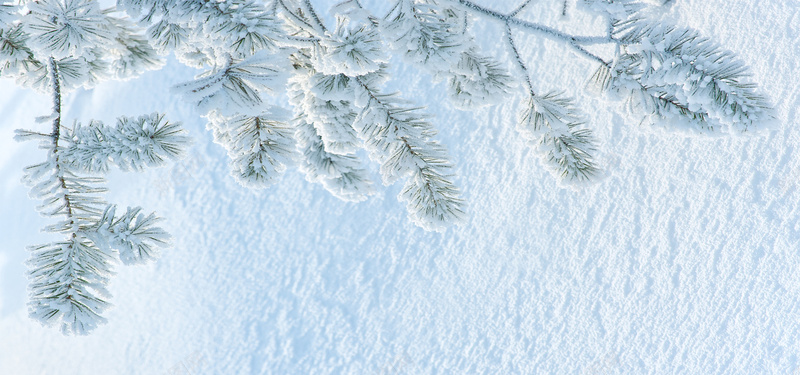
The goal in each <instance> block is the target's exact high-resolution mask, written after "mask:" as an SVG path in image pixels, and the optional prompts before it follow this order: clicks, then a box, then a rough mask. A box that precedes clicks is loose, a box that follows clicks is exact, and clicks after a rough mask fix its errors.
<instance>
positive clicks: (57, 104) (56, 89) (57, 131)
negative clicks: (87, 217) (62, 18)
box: [48, 57, 76, 237]
mask: <svg viewBox="0 0 800 375" xmlns="http://www.w3.org/2000/svg"><path fill="white" fill-rule="evenodd" d="M48 65H49V67H50V80H51V81H52V82H51V83H52V88H53V132H52V133H51V134H50V136H51V137H52V138H53V154H54V155H55V168H56V177H57V178H58V182H59V184H60V185H61V188H62V189H64V190H65V193H64V208H66V210H67V211H66V215H67V220H69V223H70V225H72V224H74V223H75V219H74V215H73V211H72V202H71V201H70V196H69V194H67V193H66V190H67V183H66V181H65V180H64V170H63V169H62V168H61V164H60V163H59V160H58V159H59V155H58V140H59V139H60V138H61V82H60V81H59V75H60V74H59V72H58V64H56V59H54V58H53V57H50V60H49V61H48ZM75 236H76V234H75V233H74V232H73V233H72V237H75Z"/></svg>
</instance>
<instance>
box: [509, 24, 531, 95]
mask: <svg viewBox="0 0 800 375" xmlns="http://www.w3.org/2000/svg"><path fill="white" fill-rule="evenodd" d="M506 43H508V47H509V48H510V49H511V52H513V53H514V61H515V62H516V63H517V67H519V69H520V70H521V71H522V75H524V76H525V85H526V86H528V92H529V93H530V94H531V96H536V94H535V93H534V91H533V83H532V82H531V75H530V74H529V73H528V68H527V67H526V66H525V62H524V61H522V56H521V55H520V54H519V50H518V49H517V46H516V44H514V37H513V36H512V35H511V25H509V24H508V23H506Z"/></svg>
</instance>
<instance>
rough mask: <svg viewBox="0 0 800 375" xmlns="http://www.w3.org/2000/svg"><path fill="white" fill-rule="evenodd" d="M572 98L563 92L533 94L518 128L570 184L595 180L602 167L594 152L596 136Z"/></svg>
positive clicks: (555, 170)
mask: <svg viewBox="0 0 800 375" xmlns="http://www.w3.org/2000/svg"><path fill="white" fill-rule="evenodd" d="M575 113H576V110H575V108H574V104H573V103H572V101H571V100H569V99H567V98H565V97H564V96H563V95H561V94H556V93H547V94H545V95H543V96H536V95H531V97H530V100H529V102H528V105H527V106H526V107H525V111H524V112H523V115H522V119H521V120H520V123H519V126H518V129H519V131H520V134H522V136H523V137H524V138H525V139H526V140H527V141H528V142H531V143H532V144H534V145H536V146H537V147H538V149H539V152H540V154H541V155H542V158H543V160H544V161H545V165H547V166H548V168H549V169H550V170H551V171H553V173H554V174H555V175H556V176H558V177H560V178H561V179H562V181H564V182H567V183H570V184H582V183H586V182H588V181H591V180H592V178H594V177H595V176H596V175H597V174H598V172H599V169H598V168H597V165H596V164H595V161H594V157H593V155H592V154H593V153H594V152H595V151H596V146H595V139H594V136H593V135H592V132H591V130H589V129H586V128H584V127H583V125H584V124H583V122H581V120H580V118H578V117H577V115H576V114H575Z"/></svg>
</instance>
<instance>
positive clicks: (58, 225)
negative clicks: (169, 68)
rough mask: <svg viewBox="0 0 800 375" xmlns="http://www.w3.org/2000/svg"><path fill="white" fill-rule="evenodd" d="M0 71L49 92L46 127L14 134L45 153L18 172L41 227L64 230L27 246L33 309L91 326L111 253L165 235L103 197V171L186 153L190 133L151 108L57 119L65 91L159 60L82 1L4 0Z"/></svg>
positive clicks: (104, 304) (123, 24) (123, 27)
mask: <svg viewBox="0 0 800 375" xmlns="http://www.w3.org/2000/svg"><path fill="white" fill-rule="evenodd" d="M2 10H3V16H2V17H0V38H3V39H2V40H0V43H2V46H1V47H0V59H2V60H0V74H2V75H3V76H8V77H15V78H16V79H17V80H18V82H20V83H21V84H23V85H27V86H32V87H33V88H35V89H38V90H40V91H42V92H45V93H49V94H50V95H52V98H53V111H52V113H51V114H50V115H48V116H43V117H40V118H38V122H48V121H50V122H52V131H51V132H50V133H42V132H37V131H34V130H17V132H16V133H17V135H16V138H17V139H18V140H36V141H39V142H40V148H42V149H44V150H45V151H46V152H47V159H46V160H45V161H44V162H42V163H39V164H35V165H31V166H28V167H26V168H25V175H24V178H23V181H24V182H25V183H26V184H27V185H29V186H30V188H31V190H30V195H31V197H32V198H34V199H39V200H41V201H42V204H41V205H40V206H39V207H38V209H39V211H40V213H41V214H42V215H44V216H46V217H52V218H53V219H55V220H56V221H55V223H53V224H51V225H48V226H47V227H45V228H44V230H45V231H47V232H51V233H55V234H59V235H62V236H63V239H62V240H61V241H58V242H52V243H47V244H42V245H35V246H31V247H29V250H30V252H31V257H30V260H29V261H28V266H29V273H28V276H29V278H30V285H29V302H28V307H29V314H30V316H31V317H32V318H34V319H37V320H39V321H40V322H42V323H43V324H45V325H56V324H60V326H61V330H62V332H63V333H64V334H72V333H74V334H87V333H88V332H90V331H91V330H93V329H95V328H96V327H97V326H98V325H99V324H102V323H104V322H105V318H103V313H104V312H105V310H106V309H108V307H109V306H110V304H109V302H108V298H109V297H110V294H109V293H108V290H107V289H106V285H107V284H108V282H109V279H110V277H111V275H112V274H113V271H112V268H113V265H114V264H115V263H116V261H117V260H119V261H121V262H122V263H123V264H139V263H145V262H147V261H150V260H152V259H155V258H156V257H158V254H159V248H162V247H166V246H168V245H169V239H170V236H169V235H168V234H167V233H166V232H165V231H164V230H163V229H161V228H160V227H158V226H156V224H157V223H158V221H159V220H160V219H159V218H158V217H156V216H155V214H152V213H151V214H148V215H145V214H143V213H141V208H139V207H135V208H128V209H127V211H126V212H125V214H123V215H119V216H118V215H116V214H115V211H116V206H115V205H113V204H108V203H106V202H105V201H104V200H103V199H102V193H103V192H105V191H106V189H105V188H104V187H103V186H102V185H103V183H104V179H103V178H102V174H103V173H106V172H108V169H109V166H116V167H118V168H120V169H122V170H130V169H132V170H141V169H143V168H145V167H152V166H159V165H163V164H164V163H165V162H166V160H168V159H175V158H178V157H180V156H181V155H182V153H183V149H184V148H185V146H186V144H187V142H188V140H189V139H188V137H187V136H186V135H184V134H183V133H184V131H183V130H182V129H181V128H180V124H172V123H169V122H168V121H166V120H165V119H164V116H163V115H160V114H157V113H154V114H151V115H145V116H140V117H138V118H129V117H120V118H119V119H118V120H117V124H116V126H115V127H110V126H106V125H103V123H101V122H99V121H94V120H93V121H90V122H89V124H88V125H86V126H82V125H80V124H78V123H77V122H75V124H74V125H73V126H72V127H71V128H70V127H66V126H64V125H63V119H62V112H61V103H62V95H63V94H64V93H65V92H66V91H68V90H69V89H72V88H75V87H78V86H91V85H93V84H95V83H96V82H98V80H99V79H102V78H105V77H113V78H118V79H125V78H130V77H131V76H133V75H137V74H139V73H141V72H143V71H145V70H147V69H153V68H157V67H160V66H161V65H162V62H161V59H160V58H159V57H158V56H157V55H156V54H155V51H154V50H153V49H152V48H151V47H150V45H149V43H148V42H147V41H146V40H145V39H143V38H142V37H141V36H140V35H139V34H137V33H136V31H135V30H136V26H135V25H134V24H133V23H130V22H129V21H128V20H127V19H125V18H121V17H118V16H113V15H111V12H110V11H107V10H105V11H104V10H100V9H99V7H98V6H97V4H96V3H94V2H92V1H84V0H72V1H70V0H68V1H63V2H62V1H58V0H43V1H38V2H30V3H27V11H25V10H24V7H23V6H20V5H17V4H13V5H8V4H3V7H2Z"/></svg>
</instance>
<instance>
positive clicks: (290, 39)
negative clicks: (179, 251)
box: [0, 0, 772, 331]
mask: <svg viewBox="0 0 800 375" xmlns="http://www.w3.org/2000/svg"><path fill="white" fill-rule="evenodd" d="M391 2H392V3H391V5H392V6H391V8H390V10H389V11H388V12H387V13H386V14H383V15H381V14H375V13H374V12H372V11H370V10H369V9H367V8H366V7H364V6H363V4H362V3H361V2H360V1H359V0H345V1H340V2H338V3H336V4H335V5H334V6H333V7H332V8H331V10H330V11H331V12H332V14H334V15H335V17H336V24H335V25H333V28H330V29H329V28H328V25H325V24H324V23H323V22H322V18H321V17H319V15H318V14H317V10H316V9H315V8H314V6H313V5H312V3H311V1H309V0H267V1H261V0H258V1H257V0H118V1H117V5H116V8H115V9H109V10H101V9H100V8H99V7H98V5H97V4H96V3H95V2H94V1H90V0H38V1H28V2H26V1H23V2H21V3H17V2H7V1H6V2H2V5H3V6H2V7H0V75H2V76H5V77H12V78H15V79H16V80H17V81H18V82H19V83H20V84H21V85H23V86H28V87H34V88H36V89H39V90H43V91H45V92H59V90H61V89H64V90H68V89H72V88H75V87H78V86H85V87H86V86H91V85H93V84H95V83H96V82H97V81H98V80H100V79H104V78H129V77H131V76H134V75H136V74H139V73H141V72H142V71H144V70H147V69H154V68H158V67H160V66H161V65H162V64H163V60H162V59H161V58H160V57H159V56H158V54H161V55H166V54H169V53H174V54H175V56H176V57H177V58H178V60H179V61H181V62H182V63H184V64H186V65H188V66H191V67H195V68H201V69H204V71H205V72H204V73H203V74H201V75H199V76H198V77H196V79H194V80H192V81H190V82H186V83H182V84H178V85H176V86H175V88H174V91H175V92H176V93H179V94H181V95H183V96H184V97H185V98H186V99H187V100H188V101H189V102H191V103H193V104H194V105H195V106H196V107H197V109H198V110H199V111H200V112H201V114H203V115H204V116H206V117H207V118H208V128H209V130H211V131H212V132H213V133H214V139H215V141H216V142H217V143H219V144H221V145H222V146H224V147H225V148H226V149H227V151H228V155H229V157H230V159H231V163H230V164H231V173H232V174H233V176H234V178H236V179H237V180H238V181H239V182H240V183H242V184H243V185H246V186H250V187H257V188H261V187H267V186H269V185H271V184H274V183H276V182H277V181H278V180H279V177H280V176H281V174H282V173H283V172H284V171H285V170H287V168H288V167H290V166H293V165H297V166H298V167H299V169H300V170H301V171H303V172H304V173H305V174H306V177H307V179H308V180H309V181H312V182H319V183H321V184H322V185H323V186H324V187H325V188H326V189H327V190H329V191H330V192H331V193H332V194H334V195H335V196H337V197H339V198H341V199H344V200H349V201H362V200H365V199H367V197H368V196H370V195H372V194H374V192H375V187H374V185H373V182H372V181H370V178H369V173H368V172H367V169H366V168H365V167H364V165H363V162H362V160H361V158H360V152H361V151H360V150H366V152H367V154H368V155H369V157H370V159H372V160H373V161H375V162H377V163H379V164H380V175H381V179H382V182H383V183H384V184H392V183H395V182H397V181H400V180H402V181H404V184H405V186H404V188H403V189H402V192H401V193H400V196H399V198H400V199H401V200H402V201H404V202H406V205H407V210H408V214H409V217H410V219H411V220H412V221H413V222H414V223H415V224H417V225H419V226H421V227H423V228H424V229H426V230H444V229H446V228H447V227H448V226H449V225H452V224H454V223H459V222H461V221H462V220H463V219H464V217H465V212H466V204H465V202H464V200H463V198H462V197H461V191H460V189H459V188H458V186H457V185H456V183H455V182H456V176H455V173H454V163H453V162H452V161H451V160H450V157H449V155H448V152H447V150H446V148H445V147H444V145H443V144H442V143H441V142H440V141H439V140H438V139H437V131H436V129H435V128H434V126H433V124H432V123H431V121H430V118H429V116H427V115H426V114H425V113H424V109H423V108H421V107H419V106H417V105H414V104H413V103H410V102H408V101H406V100H403V99H401V97H400V95H399V93H386V92H383V91H382V84H383V83H384V82H385V81H386V80H387V79H388V78H389V77H388V73H387V72H388V65H387V63H388V61H389V57H390V54H392V53H395V54H398V55H401V56H403V57H404V58H405V60H406V61H407V62H408V63H410V64H413V65H415V66H417V67H419V68H420V69H422V70H424V71H425V72H427V73H429V74H431V75H432V76H433V77H435V79H437V80H439V81H443V82H445V83H446V85H445V86H446V89H447V90H448V96H449V98H450V99H451V101H452V103H453V104H454V105H455V106H457V107H460V108H464V109H473V108H476V107H481V106H486V105H491V104H494V103H496V102H498V101H499V100H502V99H503V98H505V97H508V96H510V95H513V94H515V93H516V92H517V91H519V93H520V94H522V95H525V96H526V97H527V102H526V105H525V106H524V108H522V109H521V111H520V112H521V115H520V121H519V123H518V130H519V132H520V135H521V136H522V138H524V139H525V140H527V141H528V142H529V143H530V144H531V145H532V146H533V152H534V153H536V154H538V155H539V156H540V157H541V159H542V161H543V166H544V167H545V168H547V169H549V170H550V171H551V172H552V173H553V174H554V175H556V176H557V177H558V178H559V179H560V181H562V182H564V183H567V184H582V183H586V182H588V181H592V180H594V179H595V177H596V176H597V175H598V173H599V172H600V167H599V166H598V165H597V163H596V160H595V153H596V151H597V149H598V146H597V141H596V139H595V137H594V135H593V133H592V131H591V129H590V128H589V126H588V125H590V124H586V123H585V122H584V121H583V118H584V116H583V115H582V114H581V112H580V110H579V105H578V103H577V102H576V100H575V99H572V98H570V97H569V96H568V95H567V94H566V93H564V92H546V93H544V94H542V93H540V91H542V90H539V88H538V87H536V82H537V81H536V80H535V79H532V77H533V76H532V74H533V73H532V72H531V70H530V69H529V67H528V64H526V61H525V59H524V58H523V56H522V54H521V52H520V50H519V49H518V48H517V41H518V40H519V38H522V37H523V36H525V37H528V36H534V37H542V38H547V39H550V40H552V41H555V42H556V43H559V44H561V45H562V46H564V47H565V48H569V49H571V50H573V51H575V52H576V53H577V55H578V56H580V57H582V58H586V59H588V60H589V61H591V62H592V63H594V64H596V65H597V69H596V71H595V72H594V74H593V75H592V81H593V82H594V83H595V84H596V86H597V87H599V88H600V90H601V91H602V92H604V93H606V94H607V95H609V96H611V97H626V98H627V103H628V107H629V108H630V110H632V111H633V113H638V114H639V115H642V116H645V117H646V118H648V119H650V120H651V122H652V123H653V124H665V125H669V126H673V127H681V128H688V129H693V130H696V131H701V132H711V131H713V132H728V133H737V132H746V131H750V130H753V129H758V128H759V127H762V124H763V123H764V122H766V121H768V120H770V119H771V118H772V115H771V111H772V110H771V107H770V104H769V101H768V100H767V99H766V98H765V97H764V96H762V95H761V94H759V93H758V91H757V88H756V86H755V85H754V84H753V83H751V82H750V81H749V77H748V72H747V68H746V67H745V65H744V64H743V63H742V62H741V61H739V60H737V58H736V57H735V56H734V54H733V53H731V52H729V51H726V50H724V49H722V48H721V47H719V46H718V45H717V44H715V43H714V42H712V41H710V40H709V39H707V38H704V37H702V36H700V35H699V33H697V32H695V31H693V30H689V29H682V28H679V27H676V26H672V25H667V24H664V23H663V22H661V21H658V20H657V19H656V18H655V16H654V14H655V12H654V11H652V8H653V6H652V5H647V4H645V3H643V2H640V1H636V0H578V1H577V3H576V4H575V5H576V6H574V7H573V6H572V3H570V6H569V8H568V7H567V2H562V1H561V0H554V1H552V4H551V5H553V6H556V7H558V8H559V10H560V11H561V12H562V13H564V14H566V13H567V11H568V10H569V12H573V11H577V10H581V11H585V12H589V13H593V14H595V15H596V16H597V17H601V18H602V20H603V21H604V22H605V25H606V26H605V27H604V28H603V30H598V32H597V35H572V34H569V33H567V32H564V31H560V30H558V28H557V27H556V26H553V25H543V24H538V23H535V22H531V21H527V20H526V19H525V14H526V12H530V11H532V9H534V7H535V6H540V5H541V4H540V3H541V2H535V1H531V0H519V3H518V4H516V6H515V7H512V9H513V11H511V12H510V13H503V12H499V11H497V10H494V9H492V8H491V6H492V5H491V4H492V2H489V1H480V2H479V1H478V0H391ZM545 3H546V2H545ZM658 3H661V4H663V3H665V2H658ZM542 6H547V5H546V4H545V5H542ZM573 8H574V9H573ZM123 13H127V15H128V16H129V17H130V18H127V17H124V16H123ZM476 20H479V21H480V20H489V21H492V22H498V23H499V24H500V25H501V26H503V32H504V34H505V35H498V37H500V36H504V38H503V40H504V42H503V43H504V44H505V46H506V47H507V56H508V57H509V58H508V59H507V61H502V60H500V59H498V57H496V56H491V55H489V54H486V53H484V52H483V51H482V50H481V48H480V47H479V46H478V44H477V43H476V42H475V40H474V38H473V36H472V34H471V32H472V31H471V29H472V25H473V23H474V22H476ZM595 46H607V47H610V48H604V49H598V48H595ZM603 50H605V51H611V50H613V51H614V52H613V53H607V55H602V54H599V53H597V52H592V51H603ZM55 72H57V73H55ZM588 75H589V74H587V76H588ZM517 82H521V83H522V86H523V87H522V88H521V89H520V88H518V87H517V85H516V83H517ZM59 85H60V87H59ZM284 92H285V93H288V97H289V100H288V103H285V104H286V106H288V107H291V109H290V110H288V109H284V107H286V106H284V105H282V103H280V101H279V99H278V98H279V97H280V95H279V94H282V93H284ZM56 96H57V97H60V95H56ZM270 96H273V97H270ZM48 119H51V120H52V121H54V122H55V121H61V119H60V112H58V111H54V114H53V116H51V117H48ZM54 124H55V125H54V127H55V128H56V130H55V131H54V133H53V134H50V135H47V134H40V133H36V132H33V131H22V132H20V133H19V136H20V137H21V138H31V139H42V140H51V143H52V144H51V146H49V148H48V150H50V151H51V152H50V155H51V157H50V159H48V162H46V163H44V164H41V165H39V166H34V167H31V169H29V171H30V173H29V175H30V178H29V180H30V181H31V182H32V183H35V184H36V185H35V186H34V191H36V192H38V193H37V194H39V195H40V196H41V197H42V198H45V199H47V201H46V202H47V204H45V206H43V207H44V208H43V209H47V211H46V212H48V213H49V214H52V215H57V216H59V217H61V216H65V217H67V218H68V220H67V221H66V222H64V223H61V224H59V225H58V226H56V227H53V228H51V229H53V230H56V231H59V232H65V233H71V237H70V240H69V241H68V242H65V243H63V244H58V245H52V246H45V247H41V248H37V249H38V250H36V254H39V255H36V257H42V258H47V259H52V260H53V262H55V260H56V259H60V258H59V257H62V258H63V257H64V256H66V255H65V254H75V255H69V256H70V257H72V258H70V259H84V258H80V257H81V256H83V255H81V254H84V252H87V254H94V253H92V252H91V251H89V250H87V249H95V248H96V249H100V250H98V251H99V252H98V253H97V254H106V255H107V254H108V251H111V250H109V249H116V251H118V253H119V255H120V259H121V260H122V261H123V262H125V263H136V262H137V259H149V258H152V257H153V256H154V254H155V253H154V252H153V251H152V249H154V248H153V247H152V246H150V247H141V246H138V245H137V246H128V245H125V244H126V243H129V242H125V243H123V242H119V241H121V240H119V241H118V240H108V241H106V240H104V238H105V239H110V238H115V237H114V236H116V235H117V234H118V233H123V232H124V233H126V234H125V236H123V237H124V238H139V237H137V236H140V237H141V236H150V238H151V239H152V241H151V243H154V244H156V243H158V244H161V243H163V242H159V241H157V239H163V238H165V237H164V236H165V234H164V233H163V232H159V231H158V230H150V229H148V228H151V224H152V223H153V222H154V220H153V219H151V216H146V217H145V216H141V215H139V214H138V210H135V209H134V210H131V211H128V213H126V214H125V215H123V216H122V217H120V218H115V217H114V216H113V209H109V208H108V207H106V208H105V209H102V205H101V204H100V203H99V202H100V201H98V200H96V198H94V197H95V195H94V194H96V193H98V192H100V190H99V189H98V188H94V187H92V186H94V185H95V184H96V183H97V181H96V180H94V177H78V176H77V175H76V174H75V173H103V172H105V171H107V170H108V168H109V167H110V166H117V167H120V168H122V169H134V170H138V169H141V168H143V167H149V166H153V165H159V164H161V163H162V162H163V161H164V160H165V159H169V158H174V157H176V156H178V155H179V154H180V150H181V147H182V146H183V144H184V143H185V138H183V135H181V134H180V130H179V128H177V127H176V126H175V125H169V124H168V123H165V122H163V117H161V115H154V116H150V117H147V116H143V117H140V118H138V119H128V118H122V119H120V122H119V123H118V124H117V127H115V128H111V127H105V126H103V125H102V124H99V123H97V122H90V123H89V124H88V125H87V126H77V125H76V126H75V127H74V128H73V129H72V130H69V131H68V132H67V133H64V134H61V133H59V131H60V130H59V129H63V128H62V127H61V125H59V124H57V123H54ZM154 137H155V138H154ZM59 141H61V142H63V143H62V144H59ZM43 176H51V177H49V178H50V179H55V180H53V181H62V182H61V183H59V184H56V185H58V186H56V185H53V184H51V183H48V182H47V181H50V179H43ZM40 180H42V181H44V182H41V183H39V182H38V181H40ZM34 181H37V182H34ZM51 182H52V181H51ZM59 186H60V187H59ZM76 205H77V206H76ZM73 207H77V208H75V209H77V210H78V211H75V212H76V213H75V214H73V213H71V212H73ZM81 207H82V208H81ZM75 215H78V216H75ZM107 215H108V216H107ZM134 217H136V219H135V220H134ZM140 217H141V219H139V218H140ZM79 218H80V220H83V221H80V220H78V219H79ZM98 233H102V234H103V236H100V235H99V234H98ZM123 237H120V238H123ZM137 244H138V243H137ZM92 251H94V250H92ZM106 255H103V256H102V257H101V256H100V255H93V256H94V257H90V256H88V255H87V258H86V260H85V261H86V262H92V263H91V264H92V266H91V267H89V268H81V272H89V271H87V270H92V271H91V272H93V273H92V274H91V277H89V276H86V277H84V276H81V277H80V278H77V279H76V280H88V281H86V283H85V285H84V286H80V288H83V289H74V288H73V289H74V290H76V291H78V290H79V291H80V292H79V293H78V292H69V293H72V294H69V293H68V292H64V293H67V294H59V293H61V292H58V293H56V292H48V293H50V294H47V293H44V292H41V293H40V292H36V293H34V294H35V295H37V296H38V295H39V294H41V295H42V296H62V295H67V296H70V298H68V300H70V299H75V298H78V297H71V296H73V295H74V296H85V298H84V297H81V298H84V299H83V300H82V301H84V302H81V303H82V304H83V305H80V306H85V310H86V311H90V312H91V313H92V314H95V315H97V317H96V319H100V318H99V312H101V311H102V310H103V309H104V308H105V307H104V306H105V305H104V303H105V302H104V301H102V300H101V299H99V297H98V298H95V297H91V296H90V295H89V294H88V292H87V290H89V289H91V288H95V287H96V288H95V289H94V290H95V291H98V293H99V291H101V290H102V285H104V284H105V282H106V281H107V272H106V271H105V270H107V266H106V264H107V263H108V258H107V257H106ZM55 264H56V263H51V264H49V265H48V266H47V267H51V268H52V267H56V265H55ZM59 264H60V263H59ZM36 267H40V268H41V267H45V266H36ZM58 267H62V269H63V267H66V266H61V265H59V266H58ZM37 269H38V268H37ZM42 269H47V268H46V267H45V268H42ZM76 272H77V271H76ZM34 274H35V275H36V276H35V277H44V276H42V275H43V273H32V275H34ZM32 277H34V276H32ZM74 277H77V276H74ZM87 277H88V278H87ZM36 280H39V279H36ZM42 280H45V279H42ZM59 280H60V279H59ZM37 283H40V284H35V285H39V286H37V287H36V288H39V289H34V290H40V289H41V288H44V285H49V284H46V283H45V281H41V282H40V281H37ZM42 283H45V284H42ZM59 283H62V284H63V282H62V281H59ZM59 285H61V284H59ZM65 285H66V284H65ZM69 285H72V284H69ZM76 285H77V284H76ZM75 288H78V287H77V286H76V287H75ZM73 289H69V290H73ZM59 290H60V289H59ZM37 293H38V294H37ZM42 293H44V294H42ZM54 293H55V294H54ZM75 293H78V294H75ZM81 293H82V294H81ZM99 294H102V293H99ZM36 298H37V299H34V300H33V302H32V303H34V304H41V305H42V306H44V305H45V302H44V301H49V300H47V298H51V297H41V298H39V297H36ZM52 298H56V297H52ZM65 298H66V297H65ZM36 301H39V302H36ZM36 306H38V305H36ZM59 306H62V305H59ZM82 308H83V307H82ZM38 309H39V308H38V307H37V310H36V311H37V312H35V313H33V314H34V315H38V316H40V317H42V318H43V319H44V320H48V319H51V318H52V317H53V316H56V315H58V316H66V315H63V314H66V313H64V312H63V311H66V310H63V309H62V310H59V309H61V307H59V308H58V309H55V310H53V309H51V310H47V309H43V310H41V311H40V310H38ZM87 309H88V310H87ZM54 311H55V312H54ZM82 311H83V310H82ZM59 314H61V315H59ZM86 314H89V313H88V312H86ZM88 328H91V327H90V326H88V325H87V326H85V327H82V328H81V327H77V326H74V325H73V326H72V328H70V329H71V330H74V331H84V330H86V329H88Z"/></svg>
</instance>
